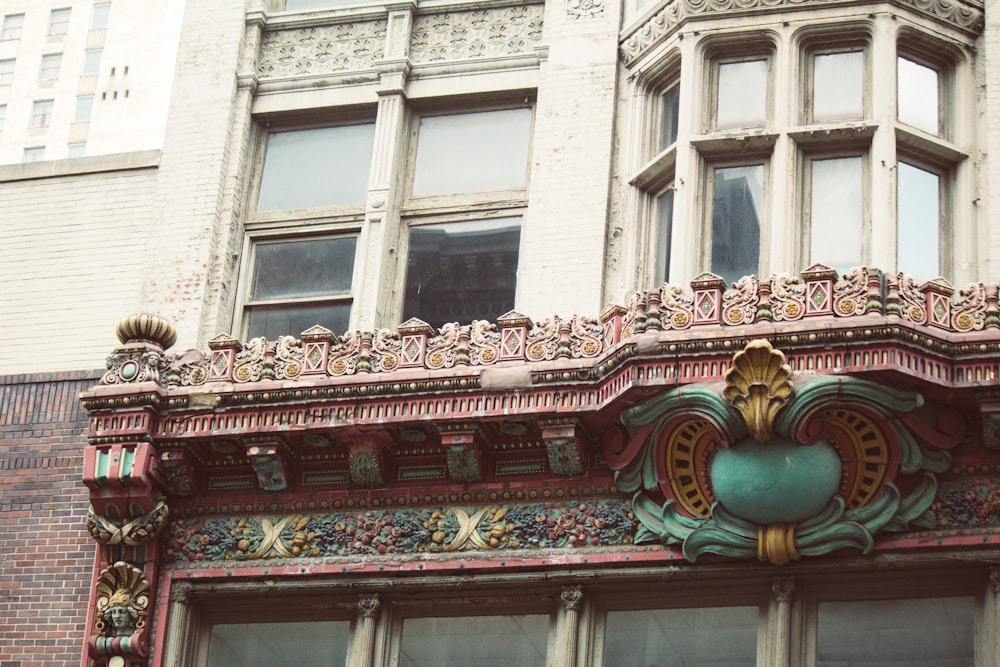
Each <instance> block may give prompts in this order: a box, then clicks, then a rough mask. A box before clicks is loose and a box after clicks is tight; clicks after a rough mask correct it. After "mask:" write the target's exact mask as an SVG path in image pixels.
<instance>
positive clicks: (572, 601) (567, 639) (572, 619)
mask: <svg viewBox="0 0 1000 667" xmlns="http://www.w3.org/2000/svg"><path fill="white" fill-rule="evenodd" d="M559 600H560V602H562V607H563V628H562V634H561V635H560V646H559V649H558V651H557V655H558V656H559V657H560V660H558V661H557V662H558V663H559V664H562V665H564V667H573V666H574V665H576V641H577V630H578V628H579V627H580V603H581V602H582V601H583V587H582V586H564V587H563V589H562V595H560V596H559Z"/></svg>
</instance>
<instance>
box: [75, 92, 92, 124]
mask: <svg viewBox="0 0 1000 667" xmlns="http://www.w3.org/2000/svg"><path fill="white" fill-rule="evenodd" d="M93 111H94V96H93V95H80V96H79V97H77V98H76V110H75V111H74V112H73V122H74V123H86V122H89V121H90V115H91V113H93Z"/></svg>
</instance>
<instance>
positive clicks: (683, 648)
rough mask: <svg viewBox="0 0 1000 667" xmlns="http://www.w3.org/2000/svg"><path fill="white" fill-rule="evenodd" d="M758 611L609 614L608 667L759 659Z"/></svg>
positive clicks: (712, 666)
mask: <svg viewBox="0 0 1000 667" xmlns="http://www.w3.org/2000/svg"><path fill="white" fill-rule="evenodd" d="M757 614H758V611H757V607H749V606H748V607H703V608H697V609H649V610H639V611H610V612H608V614H607V620H606V622H605V629H604V667H649V666H650V665H662V664H671V665H684V666H685V667H728V666H730V665H732V666H736V665H754V664H756V660H757V627H758V623H757Z"/></svg>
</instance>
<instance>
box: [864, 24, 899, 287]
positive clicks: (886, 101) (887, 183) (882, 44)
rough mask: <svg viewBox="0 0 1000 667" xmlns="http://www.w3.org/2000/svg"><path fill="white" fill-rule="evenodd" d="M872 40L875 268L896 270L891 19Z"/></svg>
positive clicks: (878, 28) (872, 258) (878, 26)
mask: <svg viewBox="0 0 1000 667" xmlns="http://www.w3.org/2000/svg"><path fill="white" fill-rule="evenodd" d="M873 33H874V34H873V37H872V46H871V50H872V54H871V67H872V73H871V81H872V82H875V81H877V82H878V85H874V83H873V85H872V86H871V99H872V117H873V119H874V120H875V121H876V122H877V123H878V129H877V130H876V131H875V136H874V137H872V145H871V161H870V163H869V164H870V173H869V178H870V179H871V187H870V192H872V193H882V196H873V197H871V198H870V201H869V206H870V215H871V238H870V245H869V247H870V248H871V254H870V256H869V257H868V260H869V261H870V262H871V264H872V266H877V267H880V268H883V269H885V270H887V271H889V272H892V271H894V270H895V268H896V177H897V175H898V174H897V170H896V135H895V130H894V128H895V123H896V120H895V119H896V28H895V25H894V23H893V21H892V20H890V18H889V17H888V16H881V15H880V16H877V17H876V19H875V27H874V31H873Z"/></svg>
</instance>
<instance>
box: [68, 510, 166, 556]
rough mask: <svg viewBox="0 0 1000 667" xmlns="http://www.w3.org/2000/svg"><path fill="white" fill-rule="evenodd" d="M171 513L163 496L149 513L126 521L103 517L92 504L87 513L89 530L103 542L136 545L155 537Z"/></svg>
mask: <svg viewBox="0 0 1000 667" xmlns="http://www.w3.org/2000/svg"><path fill="white" fill-rule="evenodd" d="M169 514H170V509H169V508H168V507H167V502H166V500H164V499H162V498H161V499H160V500H159V501H158V502H157V503H156V506H155V507H154V508H153V509H152V511H150V512H149V513H147V514H144V515H142V516H140V517H137V518H134V519H129V520H124V521H113V520H111V519H109V518H106V517H103V516H101V515H100V514H98V513H97V512H95V511H94V508H93V506H91V508H90V511H89V513H88V514H87V530H88V531H89V532H90V535H91V537H93V538H94V539H95V540H97V541H98V542H100V543H101V544H122V543H124V544H127V545H129V546H133V547H134V546H137V545H140V544H145V543H146V542H149V541H150V540H151V539H153V538H154V537H155V536H156V534H157V533H158V532H159V531H160V529H161V528H162V527H163V525H164V523H165V522H166V520H167V516H168V515H169Z"/></svg>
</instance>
